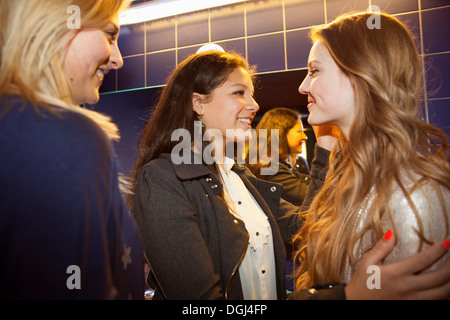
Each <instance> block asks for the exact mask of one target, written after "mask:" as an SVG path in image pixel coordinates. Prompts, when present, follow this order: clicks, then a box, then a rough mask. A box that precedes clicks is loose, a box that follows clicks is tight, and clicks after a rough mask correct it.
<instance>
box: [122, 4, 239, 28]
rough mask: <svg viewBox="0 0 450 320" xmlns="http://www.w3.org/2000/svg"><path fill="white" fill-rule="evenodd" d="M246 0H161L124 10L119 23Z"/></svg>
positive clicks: (157, 17) (136, 21)
mask: <svg viewBox="0 0 450 320" xmlns="http://www.w3.org/2000/svg"><path fill="white" fill-rule="evenodd" d="M244 1H246V0H189V1H187V0H160V1H156V2H150V3H145V4H142V5H139V6H135V7H130V8H128V9H126V10H124V11H122V12H121V14H120V16H119V24H120V25H127V24H134V23H140V22H144V21H150V20H156V19H161V18H166V17H171V16H175V15H178V14H183V13H188V12H194V11H199V10H205V9H209V8H214V7H220V6H225V5H227V4H232V3H237V2H244Z"/></svg>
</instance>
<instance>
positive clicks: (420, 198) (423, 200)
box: [343, 178, 450, 283]
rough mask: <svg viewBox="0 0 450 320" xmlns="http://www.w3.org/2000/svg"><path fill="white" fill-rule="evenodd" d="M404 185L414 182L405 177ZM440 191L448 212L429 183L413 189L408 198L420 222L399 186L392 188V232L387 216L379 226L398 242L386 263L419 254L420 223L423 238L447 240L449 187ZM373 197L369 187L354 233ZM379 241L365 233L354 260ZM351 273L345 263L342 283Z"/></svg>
mask: <svg viewBox="0 0 450 320" xmlns="http://www.w3.org/2000/svg"><path fill="white" fill-rule="evenodd" d="M403 183H404V185H405V187H406V190H408V191H410V190H412V188H413V186H414V183H413V182H412V181H411V179H407V178H404V182H403ZM440 189H441V190H442V194H443V198H444V204H445V207H446V210H447V212H446V213H445V211H444V210H443V209H442V207H441V204H440V202H439V198H438V195H437V193H436V191H435V190H434V189H433V187H432V186H431V185H430V184H426V185H424V186H422V187H421V188H416V189H415V190H414V191H413V192H412V194H411V195H410V197H411V200H412V201H413V203H414V205H415V206H416V208H417V210H418V216H419V218H420V221H419V219H417V217H416V214H414V211H413V209H412V208H411V206H410V205H409V203H408V200H407V198H406V197H405V195H404V194H403V192H402V190H401V189H400V187H399V186H398V185H395V186H394V187H393V190H392V196H391V199H390V201H389V207H390V209H391V211H392V217H393V220H394V224H395V229H394V227H393V223H392V221H391V220H390V218H389V217H388V216H387V215H385V216H384V217H383V218H382V221H381V223H382V226H383V230H384V232H386V231H387V230H388V229H391V230H393V231H394V230H395V231H394V232H395V236H396V241H397V242H396V245H395V247H394V249H393V251H392V252H391V253H390V254H389V255H388V256H387V257H386V259H385V260H384V263H385V264H388V263H392V262H395V261H399V260H403V259H405V258H406V257H408V256H411V255H414V254H415V253H417V252H419V248H420V244H421V241H420V239H419V237H418V235H417V233H416V232H415V231H414V230H419V223H420V224H421V225H422V228H423V229H422V230H423V233H424V235H425V238H426V239H429V240H430V241H432V242H433V243H434V242H436V241H441V240H444V239H449V238H450V231H449V227H450V191H449V189H448V188H445V187H443V186H441V187H440ZM375 197H376V193H375V191H374V188H372V190H371V192H370V193H369V195H368V196H367V198H366V200H365V204H364V205H363V207H362V208H361V209H360V211H359V216H358V218H357V221H356V224H355V228H354V233H356V232H358V231H360V230H361V229H362V227H363V226H364V225H366V224H367V223H368V218H369V215H368V212H369V208H370V207H371V205H372V202H373V200H374V198H375ZM378 240H379V238H377V236H376V234H375V232H374V231H367V232H366V233H364V235H363V236H362V237H361V238H360V240H359V241H358V242H357V243H356V245H355V249H354V254H355V258H356V259H357V260H356V261H359V260H360V259H361V257H362V256H363V255H364V254H365V253H367V251H368V250H370V249H371V248H372V247H373V246H374V245H375V244H376V243H377V241H378ZM427 246H428V245H427V244H425V243H423V246H422V249H421V250H423V249H424V248H426V247H427ZM449 257H450V251H449V252H447V253H446V254H445V256H444V258H443V259H440V260H439V261H438V262H437V263H435V264H434V265H433V266H431V267H430V269H435V268H436V267H437V266H439V265H441V264H442V263H443V262H444V261H445V259H448V258H449ZM347 261H348V260H347ZM353 273H354V269H352V268H351V267H350V266H349V263H348V262H347V267H346V270H345V276H344V279H343V281H344V282H346V283H349V282H350V280H351V277H352V274H353Z"/></svg>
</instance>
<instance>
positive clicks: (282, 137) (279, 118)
mask: <svg viewBox="0 0 450 320" xmlns="http://www.w3.org/2000/svg"><path fill="white" fill-rule="evenodd" d="M299 120H300V121H301V117H300V114H299V113H298V112H297V111H295V110H293V109H288V108H274V109H271V110H269V111H267V112H266V113H265V114H264V115H263V117H262V118H261V120H260V121H259V123H258V125H257V126H256V127H255V130H256V134H257V136H258V137H259V136H260V130H261V129H265V130H267V137H266V139H262V140H263V141H259V139H257V140H258V141H257V144H253V145H250V144H249V146H248V148H252V147H256V146H257V149H258V152H257V153H256V152H252V150H250V149H249V150H247V157H246V162H247V166H248V168H249V169H250V170H251V171H252V172H253V174H254V175H255V176H257V177H261V174H260V173H261V168H262V167H270V166H271V163H270V162H269V163H265V162H264V161H261V160H262V159H261V158H259V157H258V159H257V162H256V163H253V161H252V159H250V157H249V155H250V154H258V155H260V154H263V155H267V156H268V155H269V154H270V155H271V156H272V150H271V146H272V143H271V139H272V134H271V130H278V137H279V141H278V157H279V159H280V160H285V159H287V157H288V156H289V154H290V153H291V152H290V147H289V142H288V140H287V134H288V132H289V130H291V129H292V128H293V127H294V126H295V124H296V123H297V121H299Z"/></svg>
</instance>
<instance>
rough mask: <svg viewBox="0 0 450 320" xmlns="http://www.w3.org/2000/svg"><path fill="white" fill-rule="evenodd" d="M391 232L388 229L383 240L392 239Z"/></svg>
mask: <svg viewBox="0 0 450 320" xmlns="http://www.w3.org/2000/svg"><path fill="white" fill-rule="evenodd" d="M392 234H393V233H392V230H391V229H389V230H388V231H386V233H385V234H384V240H386V241H387V240H389V239H390V238H391V237H392Z"/></svg>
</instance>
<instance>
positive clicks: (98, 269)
mask: <svg viewBox="0 0 450 320" xmlns="http://www.w3.org/2000/svg"><path fill="white" fill-rule="evenodd" d="M8 107H9V108H8ZM37 110H38V109H36V108H35V107H33V106H32V105H31V104H28V103H24V102H20V100H19V99H18V98H12V97H11V96H9V97H3V98H0V195H1V198H0V299H142V298H143V297H144V262H143V247H142V240H141V236H140V234H139V232H138V228H137V226H136V224H135V222H134V220H133V218H132V217H131V216H130V214H129V211H128V209H127V207H126V206H125V204H124V201H123V198H122V195H121V193H120V191H119V183H118V173H117V166H116V158H115V155H114V151H113V147H112V143H111V142H110V140H109V139H108V138H107V136H106V134H105V133H104V132H103V131H102V130H101V128H100V127H99V126H98V125H97V124H96V123H94V122H93V121H92V120H91V119H89V118H88V117H86V116H84V115H81V114H79V113H77V112H74V111H69V110H63V109H61V108H58V107H55V110H58V112H57V114H52V113H50V112H48V111H44V110H43V109H42V108H39V112H37ZM5 111H6V112H5Z"/></svg>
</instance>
